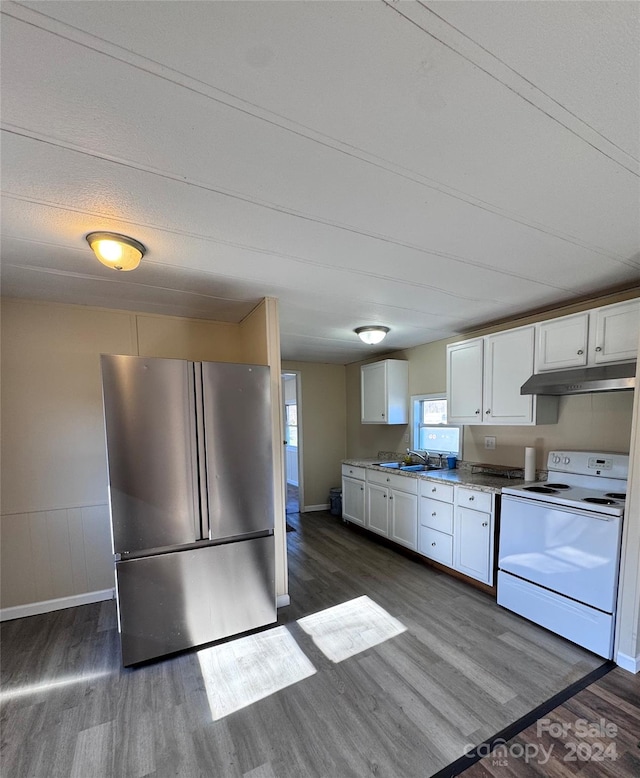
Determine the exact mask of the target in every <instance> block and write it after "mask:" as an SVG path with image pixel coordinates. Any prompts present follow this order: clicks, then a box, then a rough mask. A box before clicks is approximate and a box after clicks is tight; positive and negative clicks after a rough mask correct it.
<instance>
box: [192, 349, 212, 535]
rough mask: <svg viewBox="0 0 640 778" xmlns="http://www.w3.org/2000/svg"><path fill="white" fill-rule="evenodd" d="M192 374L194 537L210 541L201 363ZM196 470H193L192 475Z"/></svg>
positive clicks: (198, 363)
mask: <svg viewBox="0 0 640 778" xmlns="http://www.w3.org/2000/svg"><path fill="white" fill-rule="evenodd" d="M193 374H194V384H195V386H194V389H195V391H194V395H193V396H194V416H193V418H195V426H196V430H195V432H196V434H195V440H196V461H197V463H198V467H197V476H196V477H197V483H196V489H195V490H194V494H195V493H199V497H200V510H199V512H198V514H196V515H197V516H199V517H200V526H199V528H198V531H197V533H196V536H197V537H199V538H200V539H201V540H210V539H211V530H210V528H209V491H208V488H207V447H206V441H205V436H204V406H203V402H204V401H203V391H202V362H194V363H193ZM195 472H196V468H194V473H195Z"/></svg>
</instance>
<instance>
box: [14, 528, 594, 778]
mask: <svg viewBox="0 0 640 778" xmlns="http://www.w3.org/2000/svg"><path fill="white" fill-rule="evenodd" d="M288 520H289V522H291V523H296V530H297V531H295V532H290V533H288V535H287V540H288V543H289V563H290V594H291V600H292V604H291V606H289V607H288V608H284V609H281V610H280V612H279V628H280V629H281V630H282V629H283V628H284V629H285V630H286V632H287V633H288V635H285V637H286V638H287V640H285V641H284V642H282V641H280V642H279V641H278V640H274V641H271V642H270V641H266V642H265V640H262V642H261V643H260V646H258V644H257V643H256V642H255V641H252V637H251V636H248V637H242V638H239V639H236V640H231V641H227V642H225V643H222V644H218V645H217V646H213V647H208V648H206V649H204V650H203V651H191V652H185V653H183V654H180V655H178V656H174V657H171V658H169V659H165V660H163V661H159V662H156V663H152V664H148V665H145V666H141V667H138V668H133V669H126V670H125V669H123V668H122V667H121V666H120V654H119V644H118V635H117V630H116V614H115V603H114V602H103V603H97V604H95V605H88V606H82V607H78V608H72V609H68V610H64V611H58V612H55V613H49V614H44V615H42V616H33V617H30V618H27V619H20V620H16V621H13V622H5V623H4V624H3V625H2V635H1V644H0V646H1V650H2V667H1V670H2V682H3V694H4V704H3V707H2V716H1V719H0V724H1V727H2V731H1V754H2V762H1V764H0V769H1V774H2V775H3V776H5V775H6V776H12V778H23V777H25V778H26V777H27V776H28V777H29V778H54V777H55V776H65V778H67V777H68V776H81V777H82V778H103V777H104V778H111V776H114V777H116V776H117V778H124V777H125V776H131V777H132V778H151V777H152V776H153V778H164V777H165V776H181V778H197V777H198V776H215V777H216V778H226V777H227V776H229V778H247V777H250V778H273V777H275V778H287V777H288V776H292V777H294V778H306V776H310V777H317V778H330V777H335V778H362V776H367V775H372V776H373V775H375V776H377V777H378V778H401V777H403V776H406V777H407V778H412V777H415V778H418V777H419V778H425V777H426V776H429V775H432V774H434V773H436V772H437V771H438V770H440V769H441V768H443V767H444V766H445V765H447V764H449V763H451V762H453V761H454V760H455V759H457V758H459V757H460V756H461V755H462V754H463V751H464V749H465V747H466V746H467V745H469V746H471V745H477V744H478V743H481V742H483V741H484V740H486V739H488V738H489V737H491V736H492V735H494V734H495V733H496V732H498V731H500V730H502V729H503V728H504V727H505V726H507V725H508V724H511V723H512V722H513V721H515V720H516V719H519V718H520V717H521V716H523V715H524V714H525V713H526V712H528V711H530V710H531V709H532V708H534V707H535V706H536V705H538V704H539V703H541V702H543V701H545V700H547V699H548V698H550V697H551V696H552V695H554V694H555V693H557V692H559V691H560V690H562V689H564V688H565V687H567V686H568V685H569V684H571V683H572V682H574V681H576V680H578V679H580V678H582V677H584V676H585V675H586V674H587V673H588V672H589V671H591V670H592V669H594V668H595V667H597V666H599V665H600V664H601V663H602V660H601V659H600V658H598V657H595V656H594V655H593V654H590V653H589V652H587V651H584V650H582V649H580V648H578V647H576V646H574V645H572V644H570V643H568V642H566V641H564V640H562V639H561V638H558V637H556V636H554V635H552V634H550V633H548V632H546V631H545V630H542V629H540V628H538V627H536V626H535V625H532V624H530V623H528V622H527V621H525V620H524V619H521V618H520V617H518V616H516V615H514V614H511V613H509V612H507V611H504V610H502V609H500V608H498V607H497V605H496V604H495V602H494V601H493V600H492V599H491V598H490V597H489V596H488V595H486V594H484V593H482V592H480V591H477V590H475V589H473V588H471V587H469V586H467V585H466V584H465V583H463V582H461V581H458V580H455V579H453V578H451V577H449V576H447V575H446V574H443V573H440V572H438V571H434V570H433V569H430V568H428V567H426V566H424V565H422V564H420V563H418V562H415V561H413V560H411V559H408V558H407V557H405V556H403V555H402V554H399V553H397V552H395V551H394V550H392V549H390V548H387V547H385V546H383V545H381V544H379V543H377V542H375V540H373V539H371V538H369V537H368V536H367V535H365V534H363V533H361V532H358V531H356V530H354V529H353V528H351V527H348V526H345V525H343V524H342V522H341V521H339V520H338V519H336V518H335V517H332V516H330V515H329V514H328V513H315V514H308V515H302V516H300V517H298V516H296V515H292V516H288ZM357 598H368V600H367V599H363V600H357ZM352 601H355V602H352ZM370 602H372V603H373V604H372V605H371V604H369V603H370ZM345 603H346V605H345ZM359 603H362V605H363V607H359ZM334 606H340V607H337V608H335V610H333V611H327V609H329V608H333V607H334ZM365 606H366V607H365ZM314 614H320V616H315V617H314ZM302 617H311V622H309V621H304V622H303V623H302V624H299V623H298V619H301V618H302ZM397 622H399V623H400V627H398V626H397ZM399 629H400V630H401V631H399V634H398V630H399ZM256 634H259V635H261V636H264V635H265V634H267V633H265V632H260V633H256ZM391 634H393V636H392V637H388V638H387V639H385V635H391ZM274 635H275V636H276V637H277V636H278V635H277V633H275V632H274ZM319 636H322V639H320V637H319ZM280 637H282V635H280ZM289 638H292V639H293V640H289ZM314 638H315V640H316V642H314ZM356 638H357V639H356ZM380 640H382V642H376V641H380ZM367 641H368V642H367ZM316 643H317V644H316ZM350 644H353V645H352V646H351V648H350ZM265 646H267V647H266V648H265ZM269 646H274V648H272V649H270V648H269ZM327 646H329V647H330V651H328V649H327ZM322 648H324V649H325V651H328V653H331V654H333V652H334V651H341V652H344V653H343V654H341V655H345V656H347V658H344V659H342V661H337V662H334V661H332V660H331V659H330V658H328V657H327V656H326V655H325V653H323V650H321V649H322ZM350 650H353V651H355V650H357V651H358V653H353V654H352V655H348V654H349V651H350ZM269 651H272V652H276V656H275V658H274V656H268V652H269ZM229 652H231V653H229ZM265 652H266V653H265ZM280 655H281V657H280ZM274 659H275V660H277V659H280V661H274ZM256 663H258V665H259V668H260V672H258V673H256V668H255V665H256ZM309 663H310V664H309ZM309 667H311V669H310V670H309ZM220 668H223V669H222V670H221V669H220ZM225 668H226V669H225ZM243 668H246V669H244V670H243ZM285 671H286V672H285ZM307 671H308V672H309V673H310V674H306V675H305V673H306V672H307ZM216 673H218V675H216ZM225 695H227V696H225ZM228 695H231V696H230V697H229V696H228ZM243 699H246V700H247V701H249V700H252V701H251V702H250V703H249V704H245V706H244V707H238V706H239V705H242V700H243ZM230 700H231V702H230ZM230 705H231V707H229V706H230ZM225 706H227V707H225ZM231 710H232V712H229V711H231ZM220 711H222V714H220ZM225 712H226V715H224V714H225ZM218 715H221V717H220V718H216V716H218ZM585 775H586V773H585Z"/></svg>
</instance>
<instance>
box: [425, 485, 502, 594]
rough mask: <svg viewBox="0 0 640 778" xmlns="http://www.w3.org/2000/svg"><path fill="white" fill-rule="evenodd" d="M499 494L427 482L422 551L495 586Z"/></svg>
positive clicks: (436, 559) (448, 565) (430, 557)
mask: <svg viewBox="0 0 640 778" xmlns="http://www.w3.org/2000/svg"><path fill="white" fill-rule="evenodd" d="M494 514H495V496H494V495H493V494H491V493H490V492H482V491H480V490H478V489H469V488H467V487H464V486H455V487H453V486H450V485H441V484H434V483H433V482H430V481H423V482H422V483H421V484H420V506H419V510H418V515H419V522H420V529H419V537H418V551H419V552H420V553H421V554H423V555H424V556H426V557H428V558H429V559H433V560H434V561H435V562H440V564H443V565H447V567H451V568H453V569H454V570H457V571H458V572H460V573H464V575H467V576H469V577H470V578H475V579H476V580H478V581H482V583H486V584H489V585H493V546H494Z"/></svg>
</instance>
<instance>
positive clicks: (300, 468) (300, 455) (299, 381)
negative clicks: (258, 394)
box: [280, 368, 304, 512]
mask: <svg viewBox="0 0 640 778" xmlns="http://www.w3.org/2000/svg"><path fill="white" fill-rule="evenodd" d="M285 375H295V378H296V406H297V408H298V506H299V510H300V512H302V511H303V509H304V472H303V462H304V456H303V437H304V434H303V426H302V425H303V422H302V373H301V371H300V370H285V369H284V368H282V369H281V371H280V380H281V383H282V384H284V381H283V379H284V377H285ZM285 405H286V403H285V398H284V386H283V387H282V440H283V441H284V439H285V426H286V421H287V416H286V411H285ZM283 448H284V446H283ZM283 459H284V468H283V471H284V475H283V477H284V489H285V495H286V493H287V466H286V452H284V451H283Z"/></svg>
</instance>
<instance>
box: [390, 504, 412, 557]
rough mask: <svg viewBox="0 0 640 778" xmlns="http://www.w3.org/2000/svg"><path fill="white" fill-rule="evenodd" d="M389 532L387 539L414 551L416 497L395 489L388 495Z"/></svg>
mask: <svg viewBox="0 0 640 778" xmlns="http://www.w3.org/2000/svg"><path fill="white" fill-rule="evenodd" d="M389 512H390V516H391V532H390V535H389V537H390V538H391V540H394V541H395V542H396V543H400V544H401V545H403V546H406V547H407V548H412V549H413V550H414V551H415V549H416V548H417V540H418V497H417V495H415V494H407V492H398V491H396V490H395V489H392V490H391V493H390V494H389Z"/></svg>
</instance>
